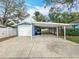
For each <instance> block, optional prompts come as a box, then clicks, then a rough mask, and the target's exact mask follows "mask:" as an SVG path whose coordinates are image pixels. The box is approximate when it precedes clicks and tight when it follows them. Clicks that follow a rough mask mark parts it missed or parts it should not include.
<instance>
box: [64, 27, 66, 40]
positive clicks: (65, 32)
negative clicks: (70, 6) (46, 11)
mask: <svg viewBox="0 0 79 59" xmlns="http://www.w3.org/2000/svg"><path fill="white" fill-rule="evenodd" d="M64 39H65V40H66V26H64Z"/></svg>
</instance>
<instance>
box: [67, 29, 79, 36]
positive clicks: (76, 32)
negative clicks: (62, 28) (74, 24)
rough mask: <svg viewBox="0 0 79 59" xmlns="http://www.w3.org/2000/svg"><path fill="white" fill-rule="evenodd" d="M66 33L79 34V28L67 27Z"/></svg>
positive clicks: (70, 34)
mask: <svg viewBox="0 0 79 59" xmlns="http://www.w3.org/2000/svg"><path fill="white" fill-rule="evenodd" d="M66 35H69V36H79V29H75V28H73V29H67V30H66Z"/></svg>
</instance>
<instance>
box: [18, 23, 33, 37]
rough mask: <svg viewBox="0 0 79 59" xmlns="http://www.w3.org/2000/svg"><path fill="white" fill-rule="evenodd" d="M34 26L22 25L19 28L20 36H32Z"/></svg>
mask: <svg viewBox="0 0 79 59" xmlns="http://www.w3.org/2000/svg"><path fill="white" fill-rule="evenodd" d="M31 35H32V26H31V25H20V26H18V36H31Z"/></svg>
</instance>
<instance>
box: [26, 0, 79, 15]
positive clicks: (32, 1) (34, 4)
mask: <svg viewBox="0 0 79 59" xmlns="http://www.w3.org/2000/svg"><path fill="white" fill-rule="evenodd" d="M25 1H26V5H27V8H28V10H27V12H28V13H30V14H31V15H33V14H34V12H35V11H39V12H40V13H41V14H43V15H47V14H48V12H49V9H50V7H51V6H47V8H44V2H43V0H25ZM78 6H79V5H78ZM55 7H60V8H63V9H62V11H67V8H66V6H65V7H63V6H62V5H61V4H58V5H56V6H55ZM77 8H78V7H77ZM78 9H79V8H78ZM72 11H76V10H75V9H74V8H73V9H72Z"/></svg>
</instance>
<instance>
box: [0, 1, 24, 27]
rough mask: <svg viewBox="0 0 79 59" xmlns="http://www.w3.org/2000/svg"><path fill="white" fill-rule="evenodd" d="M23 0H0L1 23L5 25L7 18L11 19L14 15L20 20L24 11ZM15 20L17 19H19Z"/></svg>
mask: <svg viewBox="0 0 79 59" xmlns="http://www.w3.org/2000/svg"><path fill="white" fill-rule="evenodd" d="M24 8H25V5H24V0H0V12H1V16H2V18H3V19H1V21H2V24H3V25H5V26H6V25H7V22H8V20H9V19H10V20H11V21H13V20H14V19H15V18H16V17H17V18H18V19H19V20H21V19H22V18H24V16H25V15H24V13H25V9H24ZM19 20H17V21H19Z"/></svg>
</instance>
